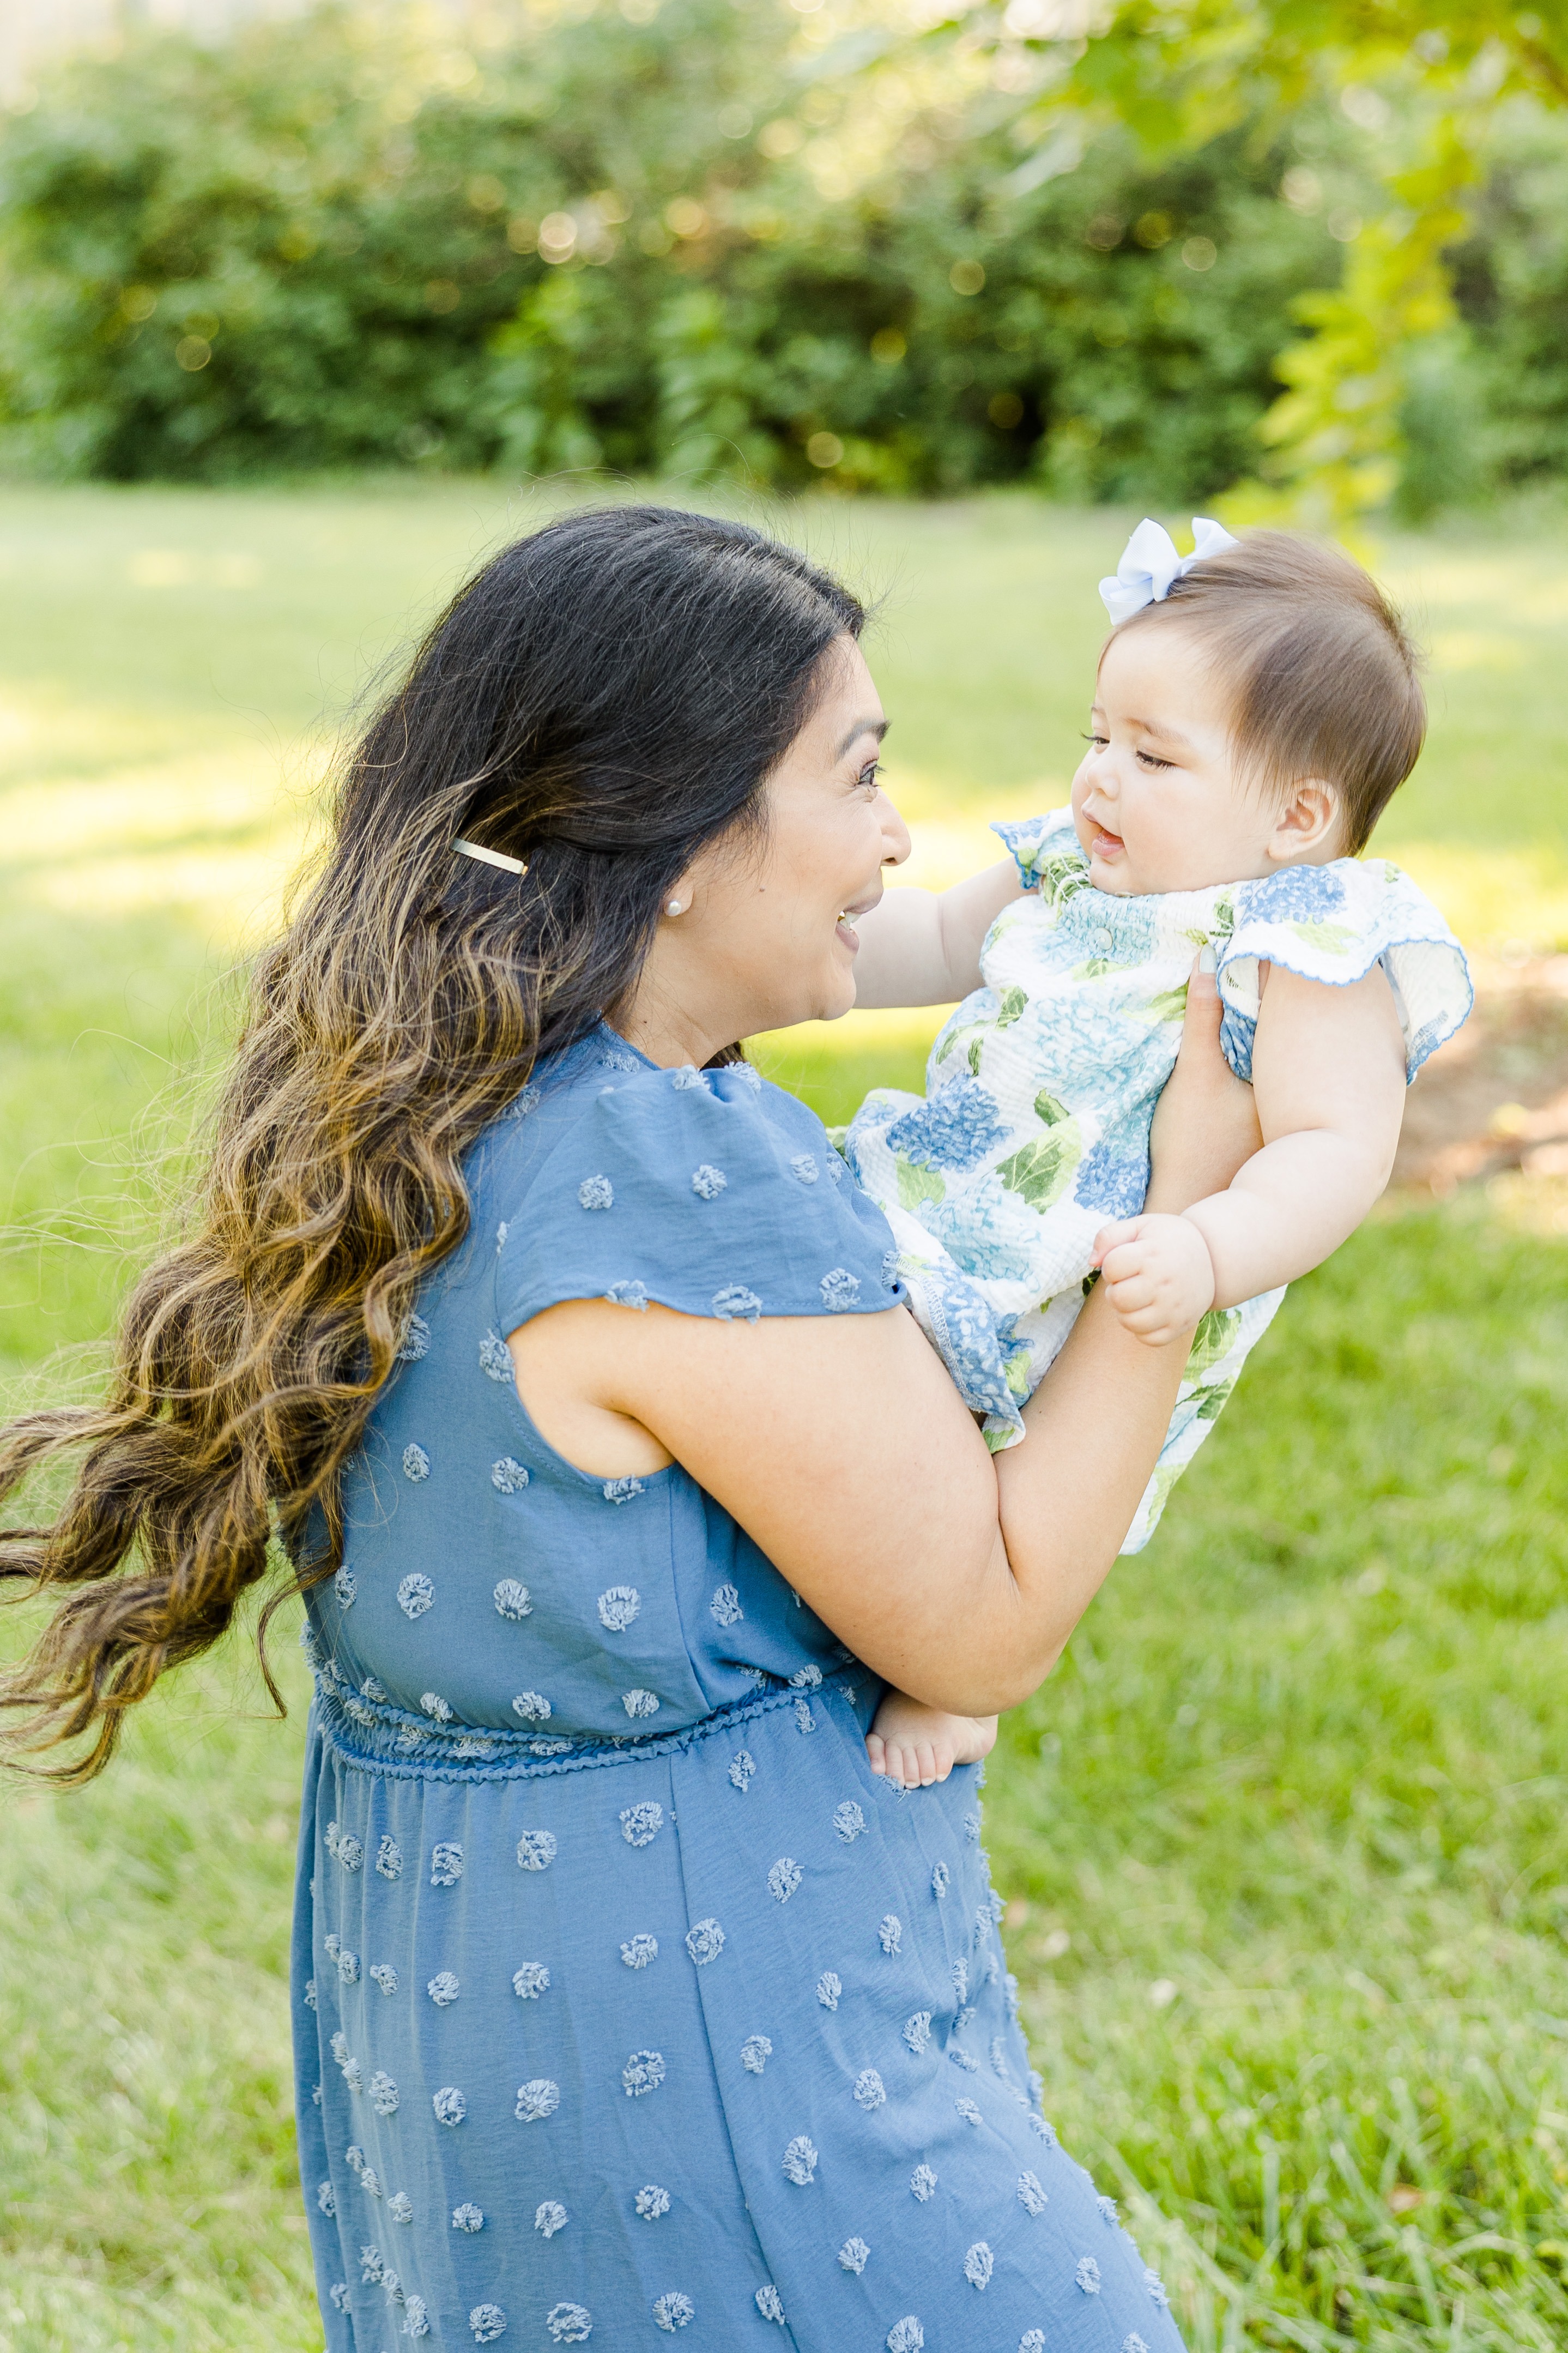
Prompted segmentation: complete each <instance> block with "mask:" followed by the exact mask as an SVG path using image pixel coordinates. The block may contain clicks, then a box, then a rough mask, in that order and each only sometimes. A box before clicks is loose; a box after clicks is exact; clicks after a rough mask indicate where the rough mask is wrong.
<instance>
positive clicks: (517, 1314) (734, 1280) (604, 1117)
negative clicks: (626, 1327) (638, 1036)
mask: <svg viewBox="0 0 1568 2353" xmlns="http://www.w3.org/2000/svg"><path fill="white" fill-rule="evenodd" d="M584 1077H585V1079H586V1083H584ZM558 1100H559V1099H558ZM547 1103H548V1096H547V1095H543V1096H542V1100H541V1103H540V1107H539V1108H540V1111H541V1112H543V1111H545V1109H546V1107H547ZM560 1107H561V1108H562V1109H569V1110H570V1112H571V1113H572V1116H571V1117H570V1118H568V1119H565V1120H561V1119H559V1118H557V1120H556V1121H555V1122H554V1123H553V1124H554V1127H555V1133H554V1134H553V1137H552V1140H551V1141H550V1143H549V1145H548V1148H547V1149H546V1150H545V1151H544V1152H543V1154H542V1155H541V1156H540V1157H539V1158H538V1159H537V1161H536V1162H535V1165H534V1166H533V1167H532V1168H531V1172H530V1178H529V1181H528V1183H527V1186H526V1191H525V1195H524V1197H523V1198H521V1200H520V1202H519V1204H518V1208H517V1212H516V1214H513V1215H509V1217H508V1221H507V1240H506V1241H505V1243H504V1245H503V1247H502V1250H501V1256H500V1265H499V1268H498V1277H499V1282H500V1293H499V1296H498V1307H499V1308H500V1312H501V1313H502V1314H503V1315H510V1316H511V1317H512V1318H513V1323H512V1325H511V1327H510V1328H515V1325H516V1324H517V1323H521V1322H523V1321H526V1319H527V1317H528V1316H529V1315H531V1314H538V1313H539V1312H540V1311H541V1309H542V1307H544V1306H546V1305H550V1304H553V1303H556V1302H558V1301H560V1300H563V1299H573V1298H592V1297H605V1298H609V1299H612V1300H615V1301H616V1302H617V1303H620V1304H623V1305H627V1306H637V1307H641V1306H646V1305H647V1303H649V1302H650V1301H657V1302H658V1303H659V1304H661V1305H665V1306H669V1307H674V1308H678V1309H679V1310H681V1311H683V1312H685V1313H688V1314H709V1315H719V1316H721V1317H733V1316H746V1317H754V1316H757V1315H762V1314H766V1315H801V1314H824V1313H829V1314H832V1313H837V1312H840V1311H841V1310H843V1309H845V1308H855V1309H858V1310H860V1311H861V1312H864V1311H865V1310H866V1309H868V1308H881V1307H885V1306H888V1305H890V1304H891V1303H892V1302H893V1299H894V1298H895V1297H896V1296H897V1295H898V1294H897V1290H896V1285H897V1275H896V1271H894V1269H893V1267H892V1264H891V1260H890V1256H889V1253H890V1252H891V1248H892V1240H891V1236H890V1234H889V1230H888V1227H887V1222H886V1220H885V1219H883V1217H882V1215H881V1213H880V1211H879V1210H878V1209H877V1208H875V1206H874V1204H872V1203H871V1202H870V1201H869V1200H868V1199H867V1198H866V1197H865V1196H864V1195H863V1194H862V1193H861V1192H860V1191H859V1189H858V1187H857V1186H856V1185H855V1183H854V1181H853V1179H852V1178H851V1177H850V1176H849V1175H848V1173H847V1170H846V1169H845V1166H844V1164H843V1162H842V1160H841V1159H840V1158H839V1156H838V1155H837V1152H836V1151H835V1150H834V1148H833V1146H832V1145H831V1144H830V1143H829V1142H828V1139H827V1134H826V1130H825V1129H824V1127H823V1125H822V1123H821V1122H820V1120H818V1119H817V1118H816V1114H815V1113H813V1112H811V1111H810V1110H808V1108H807V1107H806V1105H805V1103H801V1102H800V1101H799V1100H798V1098H797V1097H795V1096H794V1095H791V1094H789V1093H788V1092H786V1091H785V1090H784V1089H783V1088H781V1087H775V1086H772V1085H770V1084H769V1083H768V1082H766V1081H765V1080H763V1078H761V1077H760V1075H759V1074H758V1072H757V1071H755V1070H753V1069H752V1067H751V1066H750V1064H748V1063H745V1062H731V1063H727V1064H724V1065H722V1066H721V1067H719V1068H715V1069H709V1070H697V1069H695V1068H693V1067H692V1066H690V1065H687V1066H685V1067H684V1068H679V1069H674V1070H668V1069H656V1068H654V1067H652V1066H651V1065H648V1064H647V1063H644V1062H642V1061H641V1060H639V1059H637V1058H636V1057H633V1056H631V1055H629V1054H627V1055H626V1057H625V1063H624V1065H623V1064H622V1063H621V1062H618V1061H616V1059H615V1054H614V1050H613V1049H612V1050H611V1052H610V1055H609V1057H608V1066H607V1067H605V1064H604V1063H601V1065H600V1066H599V1067H598V1068H596V1069H595V1068H594V1067H593V1066H590V1067H589V1069H588V1071H586V1073H585V1074H584V1073H579V1074H578V1076H577V1079H576V1082H575V1083H574V1086H573V1089H572V1100H571V1102H570V1104H569V1105H568V1104H565V1103H562V1104H561V1106H560Z"/></svg>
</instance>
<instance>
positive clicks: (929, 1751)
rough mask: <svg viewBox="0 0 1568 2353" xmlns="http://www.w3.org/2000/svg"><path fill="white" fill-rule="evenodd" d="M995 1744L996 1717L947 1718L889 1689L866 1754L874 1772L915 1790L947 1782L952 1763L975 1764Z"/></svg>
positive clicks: (950, 1716)
mask: <svg viewBox="0 0 1568 2353" xmlns="http://www.w3.org/2000/svg"><path fill="white" fill-rule="evenodd" d="M995 1741H996V1718H995V1717H994V1715H947V1714H946V1713H945V1712H944V1711H943V1710H942V1708H939V1707H927V1706H926V1705H925V1704H924V1702H923V1701H921V1700H918V1699H910V1697H909V1695H908V1694H907V1693H905V1692H900V1691H893V1690H891V1689H889V1690H888V1691H885V1692H884V1693H883V1694H882V1704H881V1705H880V1706H879V1708H878V1710H877V1713H876V1716H875V1717H874V1719H873V1721H872V1725H871V1729H870V1731H869V1732H868V1734H867V1735H866V1753H867V1755H868V1757H870V1760H871V1770H872V1772H873V1773H882V1774H885V1775H886V1776H887V1778H888V1779H889V1781H900V1782H901V1783H902V1784H903V1786H904V1788H906V1789H916V1788H929V1787H930V1785H931V1782H933V1781H945V1780H946V1778H947V1777H948V1775H949V1774H950V1773H951V1772H952V1768H953V1767H954V1766H955V1765H978V1764H979V1763H980V1761H981V1759H982V1758H983V1757H989V1756H990V1754H991V1751H992V1749H993V1747H994V1746H995Z"/></svg>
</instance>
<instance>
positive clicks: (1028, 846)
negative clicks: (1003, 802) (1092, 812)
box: [991, 807, 1089, 898]
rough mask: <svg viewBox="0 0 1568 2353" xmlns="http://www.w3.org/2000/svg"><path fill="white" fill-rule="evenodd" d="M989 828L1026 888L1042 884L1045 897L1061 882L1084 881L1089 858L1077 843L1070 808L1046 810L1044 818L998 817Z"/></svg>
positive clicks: (1038, 887)
mask: <svg viewBox="0 0 1568 2353" xmlns="http://www.w3.org/2000/svg"><path fill="white" fill-rule="evenodd" d="M991 830H992V832H993V833H994V834H995V835H996V836H997V838H998V839H1000V840H1001V841H1002V842H1004V843H1005V846H1006V848H1007V849H1008V851H1009V852H1010V853H1011V856H1012V860H1013V863H1014V865H1015V866H1016V868H1017V870H1018V880H1019V881H1020V882H1021V883H1022V884H1023V886H1024V888H1025V890H1026V891H1037V890H1039V889H1040V888H1041V887H1042V885H1043V886H1044V888H1045V892H1046V895H1047V898H1049V897H1053V896H1054V895H1055V892H1056V891H1057V889H1058V888H1059V886H1060V885H1061V884H1062V883H1063V882H1064V881H1069V880H1071V881H1087V880H1088V876H1089V860H1088V859H1087V858H1085V856H1084V854H1083V850H1082V848H1081V846H1080V845H1079V838H1078V832H1077V828H1075V827H1074V824H1073V821H1072V810H1071V808H1070V807H1068V808H1059V809H1047V811H1046V813H1045V815H1044V817H1025V818H1007V819H1000V818H999V819H997V820H996V821H995V822H994V824H993V826H992V828H991Z"/></svg>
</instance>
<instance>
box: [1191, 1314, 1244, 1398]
mask: <svg viewBox="0 0 1568 2353" xmlns="http://www.w3.org/2000/svg"><path fill="white" fill-rule="evenodd" d="M1240 1329H1241V1310H1240V1308H1239V1307H1211V1308H1210V1309H1209V1312H1208V1314H1206V1315H1205V1317H1204V1318H1203V1320H1202V1321H1201V1323H1200V1324H1199V1325H1198V1328H1197V1330H1196V1331H1195V1332H1194V1334H1193V1345H1192V1348H1191V1350H1190V1352H1189V1354H1188V1356H1187V1365H1186V1371H1185V1373H1184V1376H1183V1377H1184V1379H1186V1380H1189V1381H1195V1380H1197V1379H1198V1378H1200V1377H1201V1376H1202V1375H1203V1374H1205V1373H1206V1372H1207V1371H1208V1368H1209V1366H1211V1365H1217V1364H1218V1362H1219V1360H1220V1358H1221V1357H1222V1356H1224V1355H1225V1353H1226V1349H1227V1348H1228V1347H1229V1346H1230V1345H1231V1342H1232V1341H1233V1340H1234V1339H1235V1338H1236V1335H1237V1333H1238V1332H1239V1331H1240ZM1216 1411H1217V1408H1216Z"/></svg>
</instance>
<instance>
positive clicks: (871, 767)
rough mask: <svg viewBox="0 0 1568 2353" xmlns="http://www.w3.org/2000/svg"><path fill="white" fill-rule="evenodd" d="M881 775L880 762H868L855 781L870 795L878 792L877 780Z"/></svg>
mask: <svg viewBox="0 0 1568 2353" xmlns="http://www.w3.org/2000/svg"><path fill="white" fill-rule="evenodd" d="M881 773H882V763H881V762H880V760H868V761H867V763H866V765H865V766H864V767H863V768H862V769H861V771H860V774H859V775H858V776H857V778H856V779H855V781H856V783H857V784H858V785H863V786H865V788H866V790H867V791H868V793H874V792H875V791H876V790H877V779H878V778H879V776H880V775H881Z"/></svg>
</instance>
